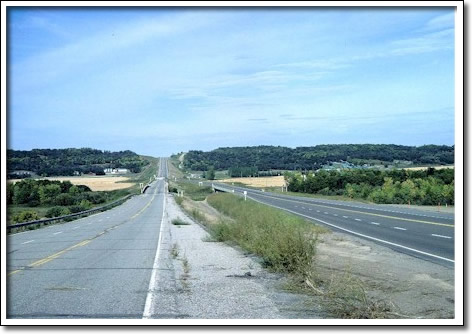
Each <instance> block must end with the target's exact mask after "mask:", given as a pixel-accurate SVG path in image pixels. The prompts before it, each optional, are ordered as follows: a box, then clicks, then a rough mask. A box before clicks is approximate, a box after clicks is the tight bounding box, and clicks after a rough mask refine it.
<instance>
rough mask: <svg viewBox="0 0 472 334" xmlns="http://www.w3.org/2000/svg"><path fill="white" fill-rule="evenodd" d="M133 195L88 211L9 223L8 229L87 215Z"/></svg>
mask: <svg viewBox="0 0 472 334" xmlns="http://www.w3.org/2000/svg"><path fill="white" fill-rule="evenodd" d="M132 196H134V194H130V195H127V196H125V197H123V198H120V199H118V200H116V201H114V202H111V203H108V204H107V205H104V206H100V207H98V208H93V209H90V210H86V211H81V212H76V213H72V214H70V215H65V216H60V217H54V218H47V219H39V220H32V221H29V222H24V223H19V224H14V225H8V226H7V230H8V231H11V229H13V228H19V227H25V226H30V225H35V224H44V223H49V222H52V221H56V220H63V219H67V218H72V217H76V216H82V215H87V214H90V213H94V212H98V211H102V210H103V209H106V208H109V207H112V206H115V205H118V204H119V203H120V202H124V201H126V200H128V199H129V198H130V197H132Z"/></svg>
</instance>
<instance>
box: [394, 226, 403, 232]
mask: <svg viewBox="0 0 472 334" xmlns="http://www.w3.org/2000/svg"><path fill="white" fill-rule="evenodd" d="M393 228H394V229H396V230H400V231H406V228H403V227H398V226H394V227H393Z"/></svg>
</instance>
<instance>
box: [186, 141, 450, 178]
mask: <svg viewBox="0 0 472 334" xmlns="http://www.w3.org/2000/svg"><path fill="white" fill-rule="evenodd" d="M340 160H344V161H349V162H352V163H355V164H364V163H367V164H370V163H382V162H386V163H393V162H394V161H396V160H399V161H411V162H412V163H413V164H430V165H431V164H437V165H445V164H453V163H454V145H453V146H446V145H424V146H419V147H416V146H403V145H384V144H382V145H374V144H342V145H317V146H311V147H297V148H288V147H282V146H253V147H224V148H217V149H215V150H212V151H209V152H204V151H196V150H192V151H189V152H188V153H186V155H185V159H184V167H185V168H186V169H190V170H203V171H206V170H208V168H210V167H214V168H215V170H225V169H229V168H233V169H234V168H254V169H257V170H258V171H269V170H271V169H282V170H305V169H306V170H317V169H319V168H321V166H322V165H324V164H327V163H329V162H333V161H340ZM239 173H241V170H239Z"/></svg>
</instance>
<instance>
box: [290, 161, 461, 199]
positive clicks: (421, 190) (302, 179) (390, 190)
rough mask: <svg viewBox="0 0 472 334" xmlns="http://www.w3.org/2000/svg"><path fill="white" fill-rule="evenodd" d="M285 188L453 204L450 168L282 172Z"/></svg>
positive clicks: (330, 194) (329, 194)
mask: <svg viewBox="0 0 472 334" xmlns="http://www.w3.org/2000/svg"><path fill="white" fill-rule="evenodd" d="M285 179H286V182H287V184H288V190H289V191H292V192H300V193H310V194H318V195H324V196H333V195H338V196H339V195H341V196H346V197H348V198H355V199H362V200H367V201H370V202H374V203H380V204H416V205H438V203H440V204H442V205H444V204H448V205H453V204H454V170H453V169H434V168H428V169H427V170H414V171H412V170H409V171H407V170H392V171H380V170H348V171H318V172H316V173H307V174H305V175H302V174H301V173H286V174H285Z"/></svg>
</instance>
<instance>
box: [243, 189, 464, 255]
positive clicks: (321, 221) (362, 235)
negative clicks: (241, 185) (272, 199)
mask: <svg viewBox="0 0 472 334" xmlns="http://www.w3.org/2000/svg"><path fill="white" fill-rule="evenodd" d="M248 198H250V199H252V200H254V201H256V202H259V203H261V204H265V205H269V206H272V207H274V208H277V209H281V210H285V211H288V212H291V213H294V214H296V215H298V216H302V217H305V218H308V219H311V220H316V221H318V222H320V223H322V224H325V225H328V226H332V227H335V228H337V229H340V230H342V231H345V232H348V233H351V234H354V235H358V236H360V237H363V238H367V239H370V240H375V241H378V242H381V243H384V244H387V245H391V246H395V247H399V248H403V249H407V250H409V251H412V252H416V253H419V254H423V255H427V256H431V257H434V258H437V259H441V260H444V261H448V262H452V263H455V262H454V260H451V259H447V258H445V257H442V256H438V255H434V254H430V253H426V252H422V251H420V250H417V249H414V248H410V247H406V246H402V245H399V244H396V243H393V242H390V241H386V240H382V239H378V238H374V237H371V236H368V235H365V234H362V233H357V232H354V231H351V230H348V229H346V228H343V227H339V226H336V225H334V224H330V223H327V222H325V221H323V220H321V219H317V218H313V217H310V216H307V215H304V214H301V213H298V212H295V211H292V210H289V209H283V208H279V207H277V206H275V205H272V204H268V203H264V202H261V201H259V200H257V199H255V198H254V197H250V196H248Z"/></svg>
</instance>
